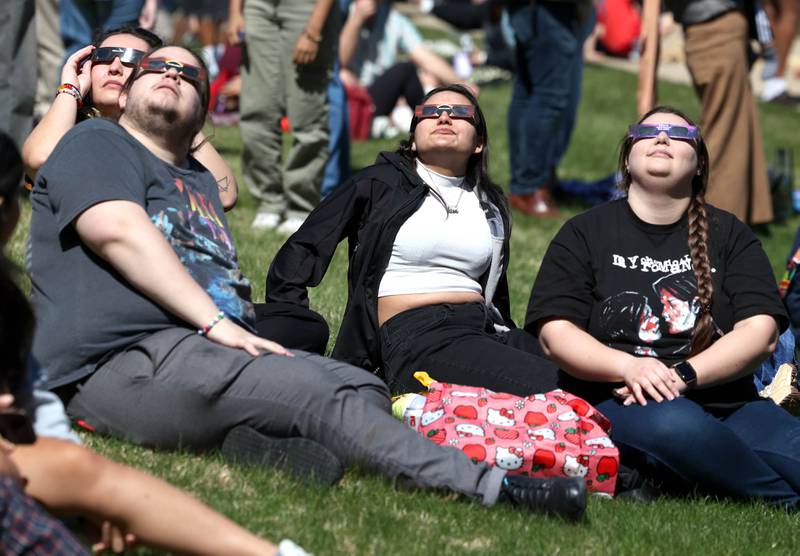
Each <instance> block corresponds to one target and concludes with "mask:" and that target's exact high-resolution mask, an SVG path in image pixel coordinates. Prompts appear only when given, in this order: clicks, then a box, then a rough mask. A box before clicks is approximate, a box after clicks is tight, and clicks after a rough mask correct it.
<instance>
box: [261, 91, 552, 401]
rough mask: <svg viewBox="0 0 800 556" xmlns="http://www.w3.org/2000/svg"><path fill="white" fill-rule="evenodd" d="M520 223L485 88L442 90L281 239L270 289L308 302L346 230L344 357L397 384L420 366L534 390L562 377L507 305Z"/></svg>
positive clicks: (339, 354)
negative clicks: (392, 147)
mask: <svg viewBox="0 0 800 556" xmlns="http://www.w3.org/2000/svg"><path fill="white" fill-rule="evenodd" d="M510 231H511V225H510V220H509V215H508V208H507V206H506V202H505V198H504V196H503V193H502V191H501V190H500V188H499V187H497V186H496V185H495V184H493V183H492V182H491V180H490V179H489V175H488V135H487V131H486V125H485V120H484V117H483V113H482V112H481V110H480V107H479V106H478V104H477V101H476V99H475V97H474V96H473V95H472V93H471V92H470V91H468V90H467V89H465V88H464V87H461V86H458V85H452V86H447V87H441V88H437V89H434V90H432V91H431V92H430V93H428V94H427V95H426V96H425V98H424V99H423V102H422V105H420V106H418V107H417V108H416V110H415V116H414V119H413V121H412V123H411V130H410V136H409V139H408V140H407V141H404V142H403V143H401V145H400V148H399V149H398V151H397V152H395V153H381V155H380V156H379V157H378V160H377V161H376V164H374V165H373V166H370V167H368V168H365V169H364V170H362V171H361V172H359V173H358V174H356V175H355V176H354V177H353V178H352V179H351V180H350V181H349V182H348V183H346V184H344V185H343V186H342V187H340V188H338V189H337V190H336V191H335V192H334V193H333V194H332V195H331V196H330V197H328V198H327V199H326V200H325V201H323V202H322V204H320V206H319V207H318V208H317V209H316V210H315V211H314V212H313V213H312V214H311V215H310V216H309V217H308V219H307V220H306V222H305V224H304V225H303V226H302V227H301V228H300V230H298V232H297V233H296V234H294V235H293V236H292V237H291V238H290V239H289V240H288V241H287V242H286V244H285V245H284V246H283V247H282V248H281V250H280V251H279V252H278V254H277V256H276V257H275V259H274V261H273V263H272V266H271V267H270V270H269V274H268V276H267V301H268V302H289V303H297V304H302V305H308V291H307V288H308V287H313V286H316V285H318V284H319V283H320V281H321V280H322V277H323V276H324V274H325V271H326V270H327V268H328V265H329V264H330V261H331V258H332V257H333V254H334V251H335V250H336V247H337V245H338V244H339V242H340V241H341V240H342V239H344V238H347V239H348V242H349V255H350V268H349V272H348V286H349V288H348V293H349V295H348V301H347V307H346V309H345V313H344V318H343V320H342V325H341V328H340V331H339V336H338V338H337V342H336V346H335V347H334V350H333V354H332V355H333V357H334V358H337V359H341V360H343V361H346V362H348V363H351V364H354V365H357V366H360V367H363V368H366V369H370V370H375V371H377V372H379V373H380V374H381V376H383V378H384V379H385V380H386V382H387V383H388V384H389V386H390V388H391V389H392V390H395V391H399V392H403V391H413V390H418V389H419V384H418V383H416V381H415V380H414V379H413V373H414V372H415V371H418V370H425V371H427V372H428V373H429V374H430V375H431V376H433V377H434V378H436V379H437V380H440V381H444V382H453V383H458V384H468V385H478V386H485V387H488V388H492V389H494V390H498V391H504V392H511V393H515V394H519V395H527V394H531V393H533V392H540V391H545V390H549V389H552V388H553V387H555V382H556V374H555V367H554V366H553V365H552V364H551V363H550V362H549V361H547V360H546V359H544V358H541V357H539V356H537V355H535V354H536V353H538V349H539V348H538V346H537V345H536V342H535V341H534V340H533V338H532V337H531V336H530V335H528V334H527V333H526V332H524V331H521V330H518V329H516V328H515V326H514V323H513V322H512V320H511V317H510V311H509V300H508V283H507V281H506V270H507V268H508V259H509V241H508V239H509V235H510Z"/></svg>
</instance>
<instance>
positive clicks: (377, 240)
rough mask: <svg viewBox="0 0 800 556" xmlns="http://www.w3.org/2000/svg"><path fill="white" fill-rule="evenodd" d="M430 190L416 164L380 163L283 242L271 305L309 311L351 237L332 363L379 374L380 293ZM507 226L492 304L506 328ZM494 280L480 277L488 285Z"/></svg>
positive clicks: (388, 157) (397, 159) (271, 276)
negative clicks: (312, 295)
mask: <svg viewBox="0 0 800 556" xmlns="http://www.w3.org/2000/svg"><path fill="white" fill-rule="evenodd" d="M427 194H428V187H427V186H426V185H425V183H424V182H423V181H422V179H420V177H419V176H418V175H417V172H416V170H415V169H414V168H413V165H412V164H410V163H409V161H408V160H406V158H405V157H403V156H401V155H399V154H396V153H388V152H385V153H381V154H380V155H379V156H378V160H377V161H376V163H375V164H374V165H372V166H369V167H367V168H365V169H363V170H362V171H360V172H359V173H357V174H356V175H354V176H353V177H352V178H350V179H349V180H348V181H347V182H345V183H343V184H342V185H341V186H339V187H337V188H336V189H335V190H334V191H333V193H332V194H331V195H329V196H328V197H326V198H325V200H324V201H322V203H320V205H319V206H318V207H317V208H316V209H314V211H313V212H312V213H311V214H310V215H309V216H308V218H307V219H306V221H305V222H304V223H303V225H302V226H301V227H300V229H299V230H298V231H297V232H296V233H295V234H294V235H292V237H290V238H289V239H288V240H287V241H286V243H284V244H283V246H282V247H281V249H280V251H278V253H277V255H275V258H274V259H273V261H272V264H271V265H270V268H269V273H268V274H267V301H268V302H285V303H297V304H299V305H305V306H308V288H309V287H314V286H316V285H318V284H319V283H320V282H321V281H322V278H323V277H324V276H325V272H326V271H327V269H328V265H329V264H330V262H331V259H332V258H333V254H334V253H335V251H336V247H337V246H338V245H339V243H340V242H341V241H342V240H343V239H345V238H347V240H348V247H349V259H350V266H349V269H348V272H347V282H348V288H347V294H348V295H347V306H346V307H345V310H344V316H343V317H342V324H341V326H340V328H339V335H338V336H337V338H336V345H335V346H334V348H333V353H332V354H331V355H332V357H334V358H335V359H339V360H340V361H345V362H347V363H350V364H352V365H356V366H357V367H361V368H364V369H368V370H370V371H374V370H377V369H379V367H380V364H381V354H380V336H379V335H378V328H379V326H378V288H379V286H380V282H381V278H382V277H383V273H384V272H385V270H386V265H387V264H388V263H389V259H390V257H391V256H392V246H393V245H394V240H395V237H396V236H397V232H398V231H399V230H400V227H401V226H402V225H403V224H404V223H405V221H406V220H407V219H408V218H409V217H410V216H411V215H412V214H414V213H415V212H416V211H417V209H418V208H419V207H420V206H421V205H422V202H423V201H424V200H425V196H426V195H427ZM484 210H485V211H493V212H499V213H500V215H499V216H500V217H502V218H503V224H504V228H505V234H504V238H505V239H504V244H503V267H502V271H501V273H500V276H499V280H498V283H497V289H496V291H495V294H494V297H493V300H492V303H493V305H494V307H495V308H496V309H497V310H498V311H499V313H500V315H499V317H500V318H501V319H502V323H503V324H505V325H506V326H508V327H513V326H514V323H513V321H512V320H511V316H510V308H509V300H508V283H507V281H506V270H507V269H508V259H509V243H508V236H509V222H508V220H507V219H506V215H505V212H504V211H498V210H497V208H496V207H493V206H492V205H488V204H484ZM486 279H487V276H483V277H481V280H480V282H481V284H482V285H485V282H486Z"/></svg>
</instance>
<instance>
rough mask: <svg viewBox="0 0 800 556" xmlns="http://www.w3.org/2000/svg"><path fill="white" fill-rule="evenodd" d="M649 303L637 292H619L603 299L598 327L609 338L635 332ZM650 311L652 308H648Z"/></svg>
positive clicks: (645, 297)
mask: <svg viewBox="0 0 800 556" xmlns="http://www.w3.org/2000/svg"><path fill="white" fill-rule="evenodd" d="M648 309H650V304H649V303H648V302H647V296H645V295H643V294H641V293H638V292H620V293H618V294H617V295H615V296H613V297H609V298H607V299H606V300H605V301H603V304H602V306H601V309H600V327H601V328H602V329H603V330H605V331H606V333H607V334H608V335H609V337H611V338H619V337H620V336H624V335H625V333H630V332H632V333H634V334H635V333H637V332H638V330H639V327H640V326H641V321H642V317H643V316H644V315H645V314H647V310H648ZM650 311H651V312H652V309H650Z"/></svg>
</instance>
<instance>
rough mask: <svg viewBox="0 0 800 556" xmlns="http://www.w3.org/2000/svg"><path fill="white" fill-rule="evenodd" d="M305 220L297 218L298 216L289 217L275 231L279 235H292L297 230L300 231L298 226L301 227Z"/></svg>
mask: <svg viewBox="0 0 800 556" xmlns="http://www.w3.org/2000/svg"><path fill="white" fill-rule="evenodd" d="M305 221H306V219H305V218H302V217H299V216H291V217H289V218H287V219H286V220H284V221H283V222H281V225H280V226H278V227H277V228H276V231H277V232H279V233H281V234H286V235H292V234H293V233H295V232H296V231H297V230H299V229H300V226H302V225H303V222H305Z"/></svg>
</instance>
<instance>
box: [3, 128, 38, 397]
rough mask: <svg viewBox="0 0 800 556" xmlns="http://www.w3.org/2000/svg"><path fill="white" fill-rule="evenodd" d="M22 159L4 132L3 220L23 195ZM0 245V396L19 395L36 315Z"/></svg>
mask: <svg viewBox="0 0 800 556" xmlns="http://www.w3.org/2000/svg"><path fill="white" fill-rule="evenodd" d="M22 171H23V166H22V158H20V155H19V151H18V150H17V147H16V145H14V141H12V140H11V138H10V137H9V136H8V135H6V134H5V133H3V132H0V197H2V198H3V201H4V202H3V204H2V206H0V217H3V216H4V215H3V214H2V212H3V211H5V210H7V207H8V206H9V205H11V201H12V200H13V197H14V196H15V195H18V194H19V185H20V181H21V178H22ZM2 247H3V246H2V245H0V392H2V391H8V392H12V393H13V392H16V391H17V390H18V389H19V388H20V387H21V386H22V383H23V380H24V377H25V370H26V365H27V360H28V354H29V353H30V349H31V341H32V339H33V326H34V318H33V311H32V310H31V307H30V305H28V300H27V299H26V298H25V294H23V293H22V291H21V290H20V289H19V287H18V286H17V284H16V282H15V281H14V276H13V275H14V271H15V268H14V266H13V265H12V264H11V263H10V262H9V261H8V260H6V258H5V255H3V252H2Z"/></svg>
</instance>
